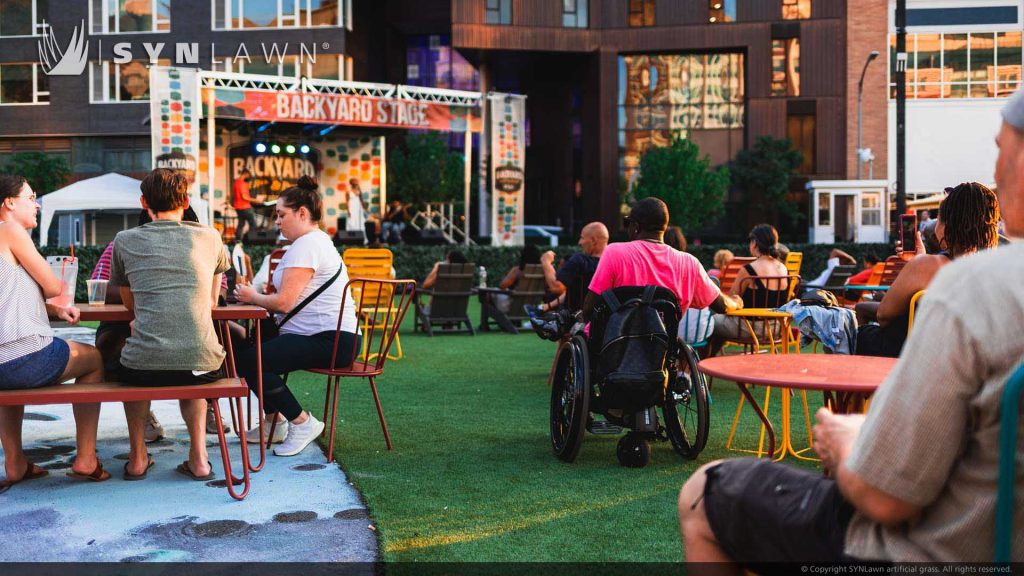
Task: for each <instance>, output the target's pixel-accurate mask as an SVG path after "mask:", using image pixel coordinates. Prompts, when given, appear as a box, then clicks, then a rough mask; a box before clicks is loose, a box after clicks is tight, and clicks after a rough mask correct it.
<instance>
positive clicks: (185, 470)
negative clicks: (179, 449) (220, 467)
mask: <svg viewBox="0 0 1024 576" xmlns="http://www.w3.org/2000/svg"><path fill="white" fill-rule="evenodd" d="M209 465H210V464H209V462H207V466H209ZM175 470H177V471H178V473H179V474H184V475H185V476H188V477H189V478H191V479H193V480H197V481H200V482H205V481H207V480H213V479H215V478H216V477H217V476H216V475H215V474H214V473H213V467H212V466H211V467H210V473H209V474H207V475H206V476H196V475H195V473H194V472H192V469H191V468H189V467H188V460H185V461H184V462H182V463H181V464H178V467H177V468H175Z"/></svg>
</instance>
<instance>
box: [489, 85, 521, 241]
mask: <svg viewBox="0 0 1024 576" xmlns="http://www.w3.org/2000/svg"><path fill="white" fill-rule="evenodd" d="M488 98H489V102H490V107H491V109H490V126H489V127H490V130H491V149H490V157H491V185H492V187H493V188H492V192H491V244H492V245H493V246H522V245H523V243H524V240H523V208H524V203H525V195H524V191H525V175H526V122H525V120H526V97H525V96H519V95H515V94H499V93H492V94H490V95H489V96H488Z"/></svg>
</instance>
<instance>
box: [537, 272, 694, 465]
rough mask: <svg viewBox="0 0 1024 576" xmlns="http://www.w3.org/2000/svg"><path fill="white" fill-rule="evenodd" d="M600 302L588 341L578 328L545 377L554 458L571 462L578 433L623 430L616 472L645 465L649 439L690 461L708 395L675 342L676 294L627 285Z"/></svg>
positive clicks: (684, 348)
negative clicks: (667, 445)
mask: <svg viewBox="0 0 1024 576" xmlns="http://www.w3.org/2000/svg"><path fill="white" fill-rule="evenodd" d="M601 296H602V299H601V301H600V303H599V304H598V305H597V306H595V307H594V310H593V313H592V314H591V323H590V330H589V336H588V335H586V334H585V327H584V325H583V323H582V322H577V323H576V324H575V325H574V326H573V327H572V328H571V330H570V332H569V334H568V335H567V336H566V337H565V338H563V339H562V340H561V343H560V344H559V347H558V351H557V352H556V353H555V361H554V365H553V366H552V370H551V374H550V376H549V385H550V386H551V410H550V417H551V448H552V450H553V451H554V453H555V456H556V457H558V458H559V459H560V460H563V461H565V462H574V461H575V460H576V457H577V456H578V455H579V451H580V446H581V445H582V443H583V435H584V432H588V431H589V432H592V433H595V434H609V433H611V434H619V433H621V432H622V431H623V430H624V429H628V432H626V434H625V435H624V436H623V437H622V438H621V439H620V440H619V443H618V447H617V450H616V454H617V457H618V460H619V463H620V464H621V465H623V466H627V467H633V468H641V467H644V466H646V465H647V464H648V463H649V462H650V459H651V441H652V440H654V441H670V442H671V443H672V447H673V449H674V450H675V452H676V453H677V454H679V455H680V456H682V457H683V458H687V459H691V460H692V459H695V458H696V457H697V456H698V455H699V454H700V453H701V451H702V450H703V449H704V446H705V444H706V443H707V437H708V427H709V420H710V413H709V399H708V389H707V383H706V381H705V379H704V376H703V374H701V373H700V371H699V370H697V362H698V356H697V353H696V352H695V351H694V349H693V348H691V347H690V346H688V345H687V344H685V343H684V342H680V341H679V340H678V339H677V337H676V334H677V329H678V324H679V319H680V316H681V315H680V311H679V306H678V304H677V302H676V297H675V294H673V293H672V292H671V291H670V290H668V289H666V288H662V287H655V286H629V287H620V288H615V289H612V290H607V291H606V292H605V293H604V294H602V295H601ZM659 409H660V418H659V414H658V412H659ZM594 415H600V416H602V417H603V418H604V422H599V421H596V420H594Z"/></svg>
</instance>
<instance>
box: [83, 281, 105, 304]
mask: <svg viewBox="0 0 1024 576" xmlns="http://www.w3.org/2000/svg"><path fill="white" fill-rule="evenodd" d="M108 283H109V281H108V280H86V281H85V286H86V288H87V289H88V291H89V305H90V306H102V305H103V304H104V303H105V302H106V301H107V284H108Z"/></svg>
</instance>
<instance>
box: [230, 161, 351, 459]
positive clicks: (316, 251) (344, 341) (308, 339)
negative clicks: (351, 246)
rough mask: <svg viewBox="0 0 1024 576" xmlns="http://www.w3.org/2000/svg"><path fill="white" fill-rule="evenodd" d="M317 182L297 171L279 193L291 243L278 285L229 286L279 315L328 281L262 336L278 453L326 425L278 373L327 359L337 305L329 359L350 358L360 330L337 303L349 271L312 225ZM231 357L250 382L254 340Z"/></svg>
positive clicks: (266, 403)
mask: <svg viewBox="0 0 1024 576" xmlns="http://www.w3.org/2000/svg"><path fill="white" fill-rule="evenodd" d="M317 188H318V185H317V182H316V181H315V180H313V179H312V178H309V177H303V178H302V179H301V180H299V183H298V186H295V187H292V188H289V189H288V190H285V191H284V193H283V194H281V197H280V198H279V199H278V200H277V218H276V221H275V222H276V224H277V227H278V228H279V229H280V231H281V234H282V235H284V237H285V238H287V239H288V240H290V241H291V242H292V245H291V248H289V249H288V252H286V253H285V255H284V258H282V259H281V263H280V264H278V266H277V269H276V270H275V271H274V275H273V278H271V282H273V284H274V288H275V289H276V292H275V293H274V294H261V293H259V292H258V291H257V290H255V289H254V288H253V287H252V286H248V285H239V286H238V287H236V289H235V294H236V296H237V298H238V300H239V301H241V302H245V303H249V304H255V305H257V306H261V307H263V308H266V309H267V310H268V311H270V312H272V313H274V314H275V316H276V319H277V322H278V323H280V322H281V321H282V320H283V319H284V317H285V316H286V315H287V314H288V313H289V312H291V311H292V310H293V309H294V308H295V307H296V306H299V305H300V304H302V303H303V302H305V300H306V298H307V297H308V296H309V295H311V294H312V293H313V292H315V291H316V290H317V289H318V288H320V287H321V286H323V285H324V284H325V283H326V282H332V283H331V284H330V286H329V287H328V288H327V289H326V290H324V291H323V292H322V293H321V294H320V295H318V296H317V297H316V298H314V299H313V300H312V301H310V302H308V303H307V304H306V305H305V306H303V307H302V308H301V309H300V310H299V312H297V313H296V314H294V315H293V316H292V317H291V318H289V319H288V321H287V322H285V323H284V324H282V325H281V326H280V329H281V334H280V336H278V337H277V338H274V339H273V340H269V341H267V342H264V343H263V409H264V412H265V413H266V416H265V418H266V420H265V423H264V428H263V429H264V434H265V435H269V434H270V424H271V419H272V418H273V417H274V414H276V415H277V419H278V423H277V426H276V429H275V430H274V438H273V441H274V442H275V443H277V442H282V444H281V446H278V447H277V448H276V449H275V450H274V453H275V454H277V455H278V456H294V455H295V454H298V453H299V452H301V451H302V450H303V449H304V448H305V447H306V446H308V445H309V443H310V442H312V441H313V440H314V439H315V438H316V437H317V436H319V435H320V433H321V432H323V429H324V425H323V423H322V422H320V421H318V420H317V419H316V418H314V417H313V415H312V414H310V413H308V412H305V411H304V410H303V409H302V406H301V405H300V404H299V401H298V400H296V399H295V395H294V394H292V392H291V390H289V389H288V386H287V385H286V384H285V382H284V380H283V379H282V378H281V376H280V375H281V374H287V373H289V372H294V371H297V370H308V369H310V368H327V367H328V364H330V362H331V354H332V353H333V350H334V337H335V331H336V330H337V328H338V316H339V313H340V314H341V341H340V343H339V344H338V357H337V360H336V362H335V367H337V368H341V367H345V366H348V365H350V364H351V363H352V350H353V344H354V342H355V338H356V333H357V331H358V326H357V324H356V314H355V304H354V302H353V301H352V297H351V295H350V296H349V297H348V298H347V299H345V310H344V311H342V310H341V301H342V296H343V294H344V293H345V285H346V284H348V273H347V272H346V270H345V264H344V263H343V262H342V260H341V256H340V255H339V254H338V250H337V249H336V248H335V247H334V244H333V243H332V242H331V239H330V237H329V236H327V234H325V233H324V232H323V231H322V230H320V227H319V226H318V223H319V222H320V219H321V218H322V217H323V201H322V200H321V198H320V194H319V192H318V191H317ZM335 276H337V277H335ZM332 279H333V281H332ZM237 365H238V373H239V375H240V376H241V377H243V378H245V379H246V382H248V384H249V386H250V387H252V388H254V389H255V386H256V372H257V370H256V368H257V365H256V350H255V348H249V349H247V350H243V351H242V352H241V353H239V354H238V362H237ZM258 430H259V428H255V429H253V430H250V431H249V433H248V439H249V440H250V441H252V442H256V441H259V431H258ZM264 440H266V438H264Z"/></svg>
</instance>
